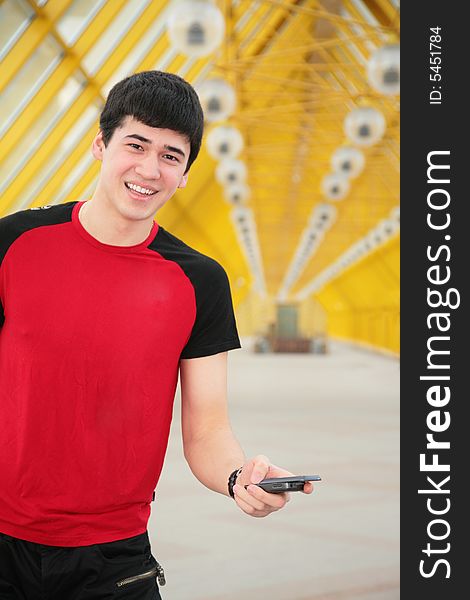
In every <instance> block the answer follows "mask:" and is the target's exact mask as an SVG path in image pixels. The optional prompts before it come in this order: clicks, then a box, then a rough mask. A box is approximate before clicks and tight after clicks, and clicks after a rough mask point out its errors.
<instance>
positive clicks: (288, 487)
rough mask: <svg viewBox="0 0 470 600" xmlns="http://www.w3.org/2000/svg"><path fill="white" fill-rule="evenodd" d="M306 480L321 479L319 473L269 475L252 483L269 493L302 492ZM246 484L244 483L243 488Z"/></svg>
mask: <svg viewBox="0 0 470 600" xmlns="http://www.w3.org/2000/svg"><path fill="white" fill-rule="evenodd" d="M307 481H321V477H320V476H319V475H293V476H292V477H271V478H268V479H263V480H262V481H260V482H259V483H256V484H254V485H257V486H259V487H260V488H262V489H263V490H264V491H265V492H269V493H270V494H283V493H284V492H302V491H303V489H304V484H305V482H307ZM247 487H248V486H247V485H245V488H247Z"/></svg>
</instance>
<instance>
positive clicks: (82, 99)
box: [2, 85, 96, 207]
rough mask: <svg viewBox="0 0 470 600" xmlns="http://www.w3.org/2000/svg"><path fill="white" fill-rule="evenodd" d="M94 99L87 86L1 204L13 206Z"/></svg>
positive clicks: (94, 94) (92, 90) (28, 163)
mask: <svg viewBox="0 0 470 600" xmlns="http://www.w3.org/2000/svg"><path fill="white" fill-rule="evenodd" d="M95 98H96V92H95V90H94V88H92V86H90V85H88V86H87V87H86V88H85V89H84V90H83V91H82V93H81V94H80V96H79V97H78V98H77V99H76V100H75V102H74V103H73V104H72V106H70V108H69V109H68V110H67V112H66V113H65V114H64V115H63V117H62V119H61V120H60V122H59V123H58V124H57V125H56V126H55V127H54V129H52V131H50V133H49V135H48V136H47V138H46V139H45V140H44V142H43V143H42V144H41V151H40V152H36V153H35V154H34V155H33V156H32V157H31V159H30V160H29V161H28V162H27V164H26V165H25V166H24V168H23V169H22V171H21V174H20V175H19V176H18V177H16V179H15V180H14V181H13V182H12V183H11V184H10V185H9V187H8V188H7V189H6V190H5V193H4V195H3V197H2V204H3V205H4V206H5V205H6V206H8V207H10V206H13V205H14V204H15V203H16V201H17V200H18V198H20V197H21V194H22V192H23V190H24V189H25V188H27V187H28V186H29V185H31V183H33V182H34V181H35V180H36V179H37V178H38V177H39V176H40V173H41V169H43V168H44V167H45V166H46V165H47V164H48V162H49V161H50V160H51V158H52V156H53V154H54V153H55V152H56V151H57V148H58V147H59V145H60V143H61V141H62V140H63V138H64V137H65V136H66V135H67V132H68V130H69V129H70V127H71V126H72V125H73V124H74V123H75V122H76V121H77V120H78V119H79V118H80V115H81V114H83V112H84V111H85V110H86V108H87V107H88V106H89V104H90V103H91V102H93V100H94V99H95Z"/></svg>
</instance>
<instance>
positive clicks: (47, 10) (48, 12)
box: [0, 0, 72, 93]
mask: <svg viewBox="0 0 470 600" xmlns="http://www.w3.org/2000/svg"><path fill="white" fill-rule="evenodd" d="M70 4H72V0H49V2H47V3H46V5H45V6H44V8H43V9H39V8H38V7H37V6H36V4H35V3H31V5H32V8H33V10H35V12H36V15H35V18H34V19H33V20H32V21H31V23H30V25H29V26H28V27H27V29H26V30H25V31H24V32H23V34H22V35H21V37H20V38H19V39H18V40H17V41H16V43H15V45H14V46H13V47H12V48H11V49H10V51H9V52H8V54H7V55H6V56H5V58H4V59H3V60H2V61H1V62H0V93H1V92H2V91H3V90H4V89H5V87H6V86H7V85H8V84H9V83H10V81H11V80H12V79H13V78H14V77H15V75H16V74H17V73H18V71H19V70H20V69H21V67H22V66H23V65H24V64H25V62H26V61H27V60H28V58H29V57H30V56H32V54H33V53H34V51H35V50H36V49H37V47H38V46H39V45H40V44H41V42H42V41H43V40H44V39H45V37H46V36H47V34H48V33H49V32H50V31H51V27H52V26H53V24H54V23H55V22H56V21H57V20H58V19H59V18H60V17H61V16H62V15H63V13H64V12H65V11H66V10H67V8H68V7H69V6H70Z"/></svg>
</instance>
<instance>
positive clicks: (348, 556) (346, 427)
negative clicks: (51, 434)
mask: <svg viewBox="0 0 470 600" xmlns="http://www.w3.org/2000/svg"><path fill="white" fill-rule="evenodd" d="M229 398H230V414H231V420H232V425H233V428H234V431H235V433H236V435H237V437H238V439H239V440H240V442H241V444H242V446H243V448H244V451H245V453H246V455H247V456H248V457H252V456H254V455H256V454H265V455H266V456H268V457H269V458H270V460H271V461H272V462H273V463H275V464H278V465H279V466H282V467H284V468H286V469H288V470H290V471H292V472H294V473H299V474H303V473H314V474H315V473H317V474H319V475H321V476H322V478H323V481H322V482H320V483H317V484H316V487H315V491H314V493H313V494H312V495H310V496H306V495H302V494H292V498H291V499H292V501H291V502H290V503H289V504H288V505H287V507H286V508H285V509H284V510H282V511H280V512H277V513H274V514H272V515H270V516H269V517H267V518H264V519H256V518H253V517H249V516H248V515H246V514H245V513H243V512H242V511H240V510H239V509H237V507H236V505H235V504H234V503H233V501H232V500H230V499H228V498H226V497H224V496H221V495H220V494H216V493H214V492H212V491H210V490H208V489H206V488H205V487H204V486H203V485H201V484H200V483H199V482H198V481H197V480H196V479H195V478H194V476H193V475H192V474H191V472H190V470H189V467H188V466H187V464H186V462H185V460H184V458H183V454H182V446H181V433H180V398H179V394H178V396H177V398H176V399H175V410H174V419H173V425H172V431H171V437H170V443H169V447H168V453H167V458H166V462H165V466H164V469H163V473H162V477H161V480H160V483H159V485H158V489H157V500H156V501H155V502H154V503H153V504H152V515H151V517H150V523H149V532H150V539H151V543H152V551H153V554H154V556H155V557H156V558H157V559H158V560H159V562H161V564H162V565H163V567H164V569H165V573H166V577H167V585H166V586H165V587H164V588H162V589H161V593H162V597H163V599H164V600H189V598H191V599H192V600H235V599H239V598H243V599H244V600H255V599H256V600H265V599H270V600H307V599H309V600H314V599H315V600H320V599H325V600H339V599H341V600H350V599H351V600H352V599H354V600H355V599H358V600H395V599H397V598H399V596H400V593H399V363H398V360H397V359H393V358H388V357H384V356H380V355H376V354H372V353H369V352H366V351H362V350H357V349H352V348H348V347H346V346H344V345H339V344H332V345H331V347H330V353H329V354H328V355H325V356H319V355H293V354H252V353H250V352H249V351H247V350H236V351H232V352H230V353H229Z"/></svg>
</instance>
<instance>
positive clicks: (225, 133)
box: [207, 125, 243, 160]
mask: <svg viewBox="0 0 470 600" xmlns="http://www.w3.org/2000/svg"><path fill="white" fill-rule="evenodd" d="M242 149H243V137H242V134H241V133H240V132H239V131H238V129H236V128H235V127H232V126H231V125H219V126H218V127H214V129H212V130H211V131H210V132H209V134H208V135H207V151H208V152H209V154H210V155H211V156H212V158H215V159H216V160H222V159H224V158H236V157H237V156H238V154H240V152H241V151H242Z"/></svg>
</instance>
